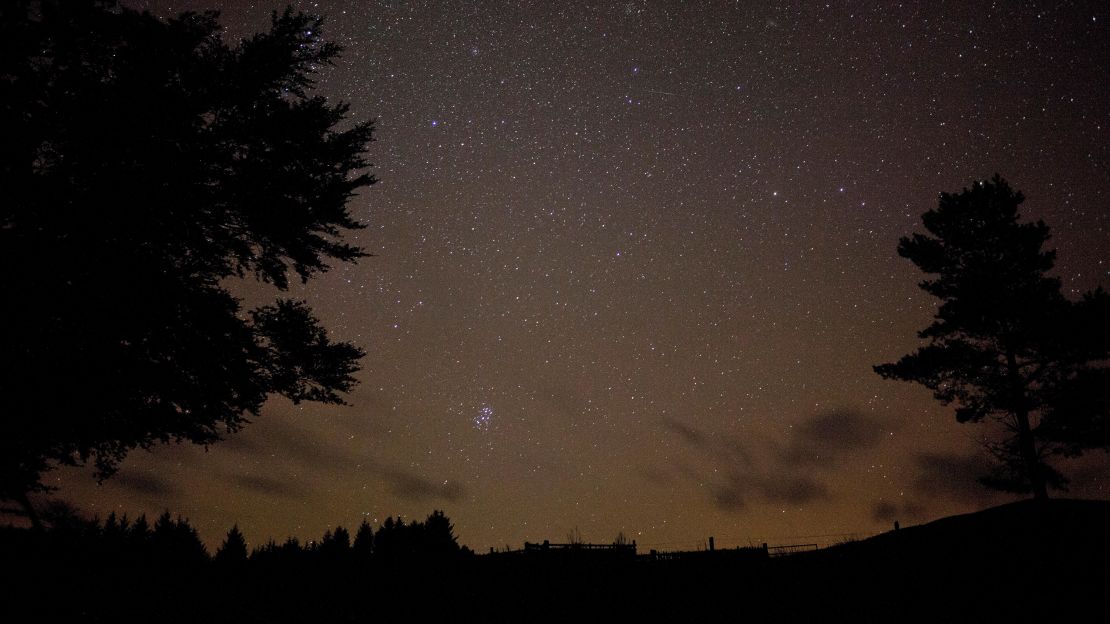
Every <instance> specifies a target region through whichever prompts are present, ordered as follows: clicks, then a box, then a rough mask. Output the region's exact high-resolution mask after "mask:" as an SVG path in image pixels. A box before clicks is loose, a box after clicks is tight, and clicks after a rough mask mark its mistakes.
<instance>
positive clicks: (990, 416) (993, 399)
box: [875, 175, 1110, 498]
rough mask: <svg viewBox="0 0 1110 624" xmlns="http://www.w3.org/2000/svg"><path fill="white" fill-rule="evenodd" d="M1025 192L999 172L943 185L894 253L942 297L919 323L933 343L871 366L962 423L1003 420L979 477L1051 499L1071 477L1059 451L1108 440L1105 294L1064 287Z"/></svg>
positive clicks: (1108, 308) (1108, 309) (1109, 302)
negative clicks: (989, 462) (1025, 206)
mask: <svg viewBox="0 0 1110 624" xmlns="http://www.w3.org/2000/svg"><path fill="white" fill-rule="evenodd" d="M1022 201H1024V198H1023V197H1022V194H1021V193H1020V192H1015V191H1013V190H1012V189H1011V188H1010V186H1009V185H1008V184H1007V183H1006V181H1005V180H1003V179H1002V178H1001V177H999V176H997V175H996V176H995V177H994V178H993V179H992V180H990V181H983V182H976V183H975V184H973V185H972V186H971V188H967V189H964V190H963V191H961V192H960V193H956V194H949V193H942V194H941V195H940V201H939V205H938V206H937V208H936V209H935V210H930V211H929V212H927V213H925V214H924V215H923V217H922V221H923V223H924V225H925V229H926V230H927V232H928V233H927V234H914V235H913V236H912V237H909V238H903V239H901V242H900V243H899V245H898V253H899V255H901V256H903V257H905V258H908V259H910V260H911V261H913V263H914V264H916V265H917V266H918V267H919V268H920V269H921V270H922V271H924V272H925V273H927V274H929V275H930V277H929V279H926V280H925V281H923V282H921V288H923V289H924V290H925V291H926V292H928V293H929V294H931V295H933V296H935V297H938V298H939V299H940V300H941V304H940V306H939V307H938V308H937V311H936V316H935V318H934V321H933V323H932V324H931V325H929V326H928V327H927V328H925V329H924V330H922V331H921V332H920V333H919V336H920V337H921V338H923V339H925V340H927V341H928V343H929V344H928V345H927V346H924V347H922V348H920V349H918V350H917V351H916V352H915V353H912V354H909V355H906V356H904V357H902V358H901V359H900V360H899V361H898V362H896V363H893V364H883V365H881V366H876V367H875V371H876V372H877V373H879V374H880V375H882V376H883V377H885V378H889V379H901V380H906V381H914V382H917V383H920V384H923V385H924V386H926V387H927V388H929V389H930V390H932V391H933V396H934V397H936V398H937V399H938V400H939V401H941V402H942V403H943V404H945V405H948V404H955V406H956V419H957V420H958V421H959V422H961V423H966V422H979V421H983V420H994V421H997V422H998V423H1001V425H1002V430H1003V432H1004V433H1003V434H1002V435H1001V436H997V437H988V438H987V442H986V446H987V448H988V449H989V450H990V451H991V453H992V454H993V455H994V457H995V458H996V459H997V460H998V461H997V464H996V469H995V470H994V472H992V473H991V474H989V475H985V476H983V478H981V481H982V482H983V483H984V484H985V485H987V486H990V487H994V488H997V489H1002V490H1006V491H1012V492H1032V493H1033V495H1034V497H1035V498H1047V496H1048V489H1049V488H1062V487H1063V486H1064V485H1065V484H1066V483H1067V480H1066V479H1065V478H1064V476H1063V475H1062V474H1060V472H1058V471H1057V470H1056V468H1054V466H1053V463H1054V462H1053V460H1054V459H1055V458H1059V457H1063V456H1076V455H1079V454H1081V453H1083V452H1084V451H1087V450H1090V449H1095V448H1102V449H1107V448H1110V416H1108V414H1110V368H1108V366H1107V365H1108V360H1110V331H1108V322H1110V296H1107V294H1106V293H1105V292H1104V291H1102V290H1101V288H1100V289H1098V290H1096V291H1093V292H1089V293H1087V294H1085V295H1084V296H1083V298H1082V300H1080V301H1070V300H1068V299H1067V298H1065V297H1064V296H1063V295H1062V294H1061V292H1060V280H1059V279H1057V278H1055V277H1051V276H1049V275H1048V272H1049V271H1050V270H1051V269H1052V268H1053V265H1054V263H1055V259H1056V253H1055V251H1052V250H1045V249H1044V245H1045V243H1046V242H1047V241H1048V239H1049V228H1048V226H1047V225H1045V224H1044V222H1042V221H1037V222H1022V221H1021V220H1020V216H1019V214H1018V206H1019V205H1020V204H1021V203H1022Z"/></svg>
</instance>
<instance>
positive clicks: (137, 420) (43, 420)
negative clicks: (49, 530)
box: [0, 0, 374, 511]
mask: <svg viewBox="0 0 1110 624" xmlns="http://www.w3.org/2000/svg"><path fill="white" fill-rule="evenodd" d="M217 17H218V16H217V15H216V14H214V13H210V14H203V15H202V14H195V13H187V14H183V15H181V16H180V17H178V18H175V19H168V20H163V19H159V18H157V17H154V16H152V15H150V14H148V13H141V12H137V11H133V10H129V9H127V8H121V7H118V6H116V5H115V4H114V3H113V2H110V1H109V0H100V1H96V0H39V1H29V0H13V1H10V2H5V3H3V4H2V5H0V39H2V40H3V42H4V44H3V46H4V47H3V52H2V54H3V64H2V65H0V110H2V111H3V124H4V139H3V140H2V141H0V176H2V178H0V188H2V189H3V198H2V200H0V206H2V208H0V269H2V270H0V292H3V293H4V301H5V304H4V306H3V311H2V313H0V314H2V317H0V320H2V322H0V498H7V499H14V500H17V501H20V502H23V503H24V505H25V506H28V507H29V505H28V504H27V494H28V492H32V491H36V490H40V489H43V483H42V475H43V473H44V471H46V470H49V469H50V468H51V466H53V465H56V464H59V463H61V464H81V463H85V462H92V463H94V464H95V467H96V469H97V471H98V473H99V474H100V475H101V476H106V475H110V474H111V473H112V472H113V471H114V470H115V468H116V466H117V463H118V462H119V461H120V460H121V459H122V458H123V457H124V456H125V454H126V453H127V452H128V451H129V450H131V449H134V448H136V447H144V448H145V447H149V446H151V445H153V444H155V443H159V442H168V441H190V442H196V443H202V444H206V443H210V442H213V441H216V440H218V439H219V438H220V437H221V435H222V434H224V433H227V432H233V431H236V430H238V429H239V428H240V427H241V426H242V425H243V423H245V422H247V418H248V417H249V416H251V415H254V414H257V413H258V412H259V409H260V408H261V406H262V404H263V402H264V401H265V400H266V398H267V397H268V396H270V395H283V396H285V397H288V398H289V399H291V400H293V401H294V402H298V401H304V400H307V401H321V402H325V403H342V399H341V393H344V392H347V391H348V390H350V388H351V387H352V386H353V384H354V383H355V380H354V378H353V376H352V375H353V374H354V373H355V372H356V371H357V370H358V369H357V361H358V359H359V358H360V357H362V355H363V352H362V351H361V350H360V349H359V348H357V347H356V346H354V345H352V344H349V343H344V342H335V341H332V340H330V339H329V338H328V336H327V333H326V332H325V330H324V329H323V328H322V327H321V326H320V324H319V323H318V321H317V320H316V318H315V317H314V316H313V313H312V311H311V310H310V309H309V308H308V307H307V305H306V304H305V303H304V302H300V301H293V300H287V299H282V300H278V301H276V302H275V303H273V304H271V305H265V306H262V307H259V308H255V309H244V308H243V306H242V303H241V301H240V299H239V298H238V297H236V296H235V295H233V294H232V292H231V291H230V290H229V286H233V284H234V282H235V281H237V280H239V279H248V280H258V281H260V282H263V283H268V284H271V285H273V286H274V287H276V288H277V289H279V290H285V289H286V288H287V287H288V285H289V282H290V279H299V280H301V281H305V280H308V279H309V278H310V277H312V276H313V275H315V274H317V273H319V272H321V271H325V270H327V269H328V266H329V262H333V261H338V262H349V261H354V260H355V259H357V258H359V257H361V256H364V255H365V254H364V253H363V251H362V250H361V249H360V248H358V247H357V246H355V245H352V244H349V243H347V242H344V240H343V238H342V236H343V235H344V234H346V233H348V232H349V231H350V230H355V229H357V228H360V227H363V226H362V225H361V224H359V223H358V222H357V221H356V220H355V219H354V218H353V217H352V215H351V213H350V211H349V209H348V206H347V203H348V200H349V199H350V198H351V197H352V196H353V194H355V193H356V192H357V191H358V189H360V188H361V187H365V186H367V185H369V184H371V183H373V182H374V180H373V178H372V177H371V176H370V175H368V174H367V173H366V172H365V169H366V167H368V163H367V162H366V161H365V160H364V153H365V149H366V146H367V144H368V143H369V142H370V141H371V133H372V127H371V124H370V123H369V122H363V123H353V122H348V121H347V120H346V117H347V108H346V106H345V105H343V104H334V103H329V102H328V101H327V100H326V99H325V98H323V97H319V96H313V95H310V94H309V93H308V92H309V91H310V90H311V88H312V86H313V75H314V73H315V72H316V70H317V68H319V67H322V66H325V65H328V64H329V63H330V62H331V61H332V60H333V59H334V58H335V57H336V54H338V52H339V49H338V47H337V46H336V45H334V44H332V43H329V42H326V41H325V40H323V39H322V38H321V34H320V20H319V19H318V18H313V17H309V16H306V15H303V14H299V13H294V12H292V11H290V10H286V11H285V12H284V13H281V14H278V13H275V14H274V15H273V18H272V24H271V26H270V29H269V31H268V32H264V33H261V34H258V35H255V36H253V37H250V38H248V39H245V40H243V41H241V42H238V43H236V44H234V45H229V44H227V43H225V42H224V41H223V40H222V39H221V27H220V25H219V23H218V22H217ZM29 511H30V510H29Z"/></svg>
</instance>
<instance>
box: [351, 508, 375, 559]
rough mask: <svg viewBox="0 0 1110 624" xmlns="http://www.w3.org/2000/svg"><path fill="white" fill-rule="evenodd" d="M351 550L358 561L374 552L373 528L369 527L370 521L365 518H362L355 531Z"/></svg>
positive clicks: (367, 557)
mask: <svg viewBox="0 0 1110 624" xmlns="http://www.w3.org/2000/svg"><path fill="white" fill-rule="evenodd" d="M351 551H352V552H353V553H354V556H355V558H356V559H358V560H360V561H365V560H367V559H369V558H370V557H371V555H373V554H374V530H373V529H371V528H370V523H369V522H367V521H366V519H365V518H363V519H362V524H360V525H358V531H355V539H354V542H353V543H352V544H351Z"/></svg>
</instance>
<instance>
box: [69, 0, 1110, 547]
mask: <svg viewBox="0 0 1110 624" xmlns="http://www.w3.org/2000/svg"><path fill="white" fill-rule="evenodd" d="M211 2H212V3H214V4H208V3H201V2H128V3H127V4H128V5H129V6H134V7H141V8H149V9H150V10H151V11H152V12H153V13H155V14H157V15H161V16H168V15H173V14H175V13H177V12H180V11H183V10H186V9H193V10H198V9H204V8H213V7H214V8H219V9H220V10H221V12H222V13H221V23H223V24H225V25H226V26H227V32H226V34H225V36H226V37H228V38H229V39H238V38H239V37H242V36H245V35H247V34H248V33H251V32H254V31H257V30H259V29H262V28H264V27H265V26H266V24H267V19H268V15H269V11H270V10H272V9H273V8H278V7H275V6H270V5H264V4H260V3H246V2H226V1H224V2H218V1H217V0H211ZM296 6H297V8H299V9H302V10H305V11H308V12H313V13H320V14H323V15H324V16H325V18H326V22H325V37H327V38H328V39H332V40H336V41H338V42H339V43H341V44H342V45H343V46H344V47H345V52H344V54H343V56H342V58H341V59H340V60H339V61H338V63H337V64H336V66H335V67H333V68H325V69H324V70H322V73H321V74H320V76H319V79H320V80H319V85H318V87H319V90H320V92H321V93H323V94H326V95H327V96H328V97H329V98H334V99H339V100H344V101H347V102H350V104H351V117H352V118H354V119H364V118H374V119H376V128H377V131H376V138H377V141H376V142H375V143H373V144H372V145H371V149H370V160H371V161H372V162H374V164H375V166H374V169H373V172H374V174H375V175H376V177H377V178H378V179H379V183H378V184H376V185H374V186H373V187H371V188H370V189H369V190H367V191H364V192H363V193H362V194H361V195H359V196H358V197H356V198H355V199H353V200H352V204H351V206H352V208H353V210H354V213H355V214H356V215H357V216H358V218H360V219H361V220H363V221H364V222H365V223H367V224H368V226H369V227H368V228H367V229H365V230H362V231H359V232H357V233H356V236H354V237H353V238H352V240H353V241H354V242H357V243H358V244H360V245H362V246H364V247H365V248H366V249H367V250H368V251H369V252H371V253H373V254H374V257H371V258H366V259H364V260H362V261H360V262H359V263H358V264H357V265H347V266H337V267H335V268H334V269H333V270H332V271H330V272H329V273H327V274H325V275H323V276H322V277H320V278H318V279H316V280H314V281H312V282H310V283H309V284H307V285H306V286H304V287H300V288H299V289H295V290H294V293H293V294H294V296H298V297H304V298H306V299H308V301H309V302H310V304H311V305H312V306H313V308H314V309H315V310H316V311H317V313H318V315H319V316H320V317H321V319H322V321H323V322H324V324H325V325H326V326H327V327H328V328H329V329H330V330H331V332H332V334H333V335H334V336H335V337H336V338H339V339H343V340H351V341H354V342H356V343H357V344H359V345H360V346H362V347H363V348H364V349H365V350H366V351H367V353H368V355H367V357H366V358H365V359H364V360H363V363H362V366H363V370H362V372H361V373H360V374H359V379H360V381H361V384H360V386H359V387H358V388H357V389H356V390H355V391H354V392H353V393H352V394H351V395H350V396H349V397H348V401H349V403H350V405H349V406H346V407H339V408H336V407H331V406H325V407H321V406H317V405H311V404H303V405H301V406H297V407H293V406H291V405H289V404H286V403H282V402H278V401H274V402H272V403H271V404H269V405H268V406H267V409H266V410H264V413H263V416H262V417H261V418H259V419H257V422H255V423H253V424H252V425H250V426H248V427H247V429H246V430H245V431H244V432H242V433H240V434H237V435H235V436H233V437H231V438H229V440H227V441H226V442H223V443H221V444H218V445H215V446H213V447H211V448H209V449H208V450H207V452H206V451H205V450H204V449H199V448H188V447H168V448H159V449H156V450H154V451H153V452H152V453H143V452H139V453H136V454H134V455H132V456H131V457H129V458H128V459H127V460H126V461H125V462H124V464H123V469H122V471H121V474H120V475H119V477H118V478H117V479H114V480H112V481H108V482H106V483H105V484H104V485H103V486H99V487H98V486H96V485H95V484H94V483H92V482H91V481H90V480H89V478H88V476H87V474H85V473H79V472H77V471H60V472H57V473H54V474H55V475H56V476H57V479H58V485H60V486H61V488H62V489H61V491H60V492H59V494H61V495H63V496H65V497H68V498H70V499H72V500H73V501H75V502H76V503H77V504H78V505H79V506H81V507H82V508H84V509H87V510H89V511H91V512H97V513H102V514H104V513H107V511H109V510H113V509H116V510H119V511H129V512H131V513H132V514H134V513H136V512H139V511H143V510H146V511H147V512H148V513H158V512H160V511H161V510H162V509H163V508H168V509H170V510H171V511H175V512H180V513H181V514H183V515H186V516H189V517H190V519H191V520H192V521H193V524H194V525H196V526H198V527H199V528H200V529H201V531H202V535H203V537H204V538H205V539H206V540H208V541H209V543H210V544H211V543H213V542H215V541H216V540H218V539H219V538H220V537H222V534H223V531H225V530H226V529H227V527H230V526H231V525H232V524H233V523H238V524H239V526H240V527H241V528H243V530H244V532H245V533H246V534H247V537H248V540H250V541H251V542H252V543H258V542H262V541H265V540H266V539H268V538H269V537H274V538H277V539H281V538H283V537H284V536H286V535H298V536H300V537H301V538H302V539H304V538H311V537H314V536H318V535H319V534H321V533H322V532H323V531H324V529H325V528H327V527H328V526H334V525H335V524H337V523H342V524H344V525H347V526H351V525H355V524H357V523H358V522H359V521H360V520H361V518H362V517H367V518H369V519H370V520H371V521H375V520H381V519H384V518H385V517H386V516H387V515H394V514H404V515H406V516H408V517H423V516H424V515H426V514H427V513H428V512H429V511H431V510H432V509H433V508H440V509H444V510H445V511H446V512H447V514H448V515H449V516H450V518H451V519H452V521H453V522H454V523H455V525H456V532H457V533H458V534H459V536H460V540H461V542H463V543H466V544H468V545H470V546H472V547H473V548H475V549H476V550H478V551H479V552H480V551H482V550H485V549H487V548H488V547H490V546H495V547H502V546H504V545H506V544H510V545H514V546H519V544H520V543H521V542H523V541H524V540H530V541H539V540H543V539H552V540H553V541H562V539H563V538H564V536H566V535H567V533H568V532H570V531H572V530H574V529H575V528H577V529H578V530H579V531H580V532H581V535H582V536H583V537H584V538H585V539H586V540H587V541H595V542H606V541H611V540H612V539H613V538H614V537H615V536H616V535H617V533H618V532H619V531H623V532H624V534H625V535H628V536H629V537H630V538H634V539H636V540H637V541H638V543H639V544H640V545H641V546H642V547H643V548H647V547H660V548H690V547H697V546H698V545H700V544H702V542H703V541H704V540H705V539H706V538H707V537H708V536H710V535H714V536H716V539H717V544H719V545H721V546H732V545H747V544H748V543H749V542H755V543H758V542H761V541H776V540H777V539H778V538H783V539H785V538H790V537H797V536H814V535H840V534H866V533H869V532H874V531H878V530H882V529H885V528H887V527H888V525H889V524H890V523H891V522H893V520H894V519H899V520H901V521H902V523H903V524H906V523H907V522H919V521H924V520H927V519H932V518H935V517H939V516H941V515H945V514H950V513H956V512H961V511H969V510H972V509H976V508H979V507H982V506H984V505H987V504H990V503H993V502H1000V501H1002V500H1006V499H1005V498H1001V497H999V496H997V495H994V494H990V493H988V492H986V491H985V490H982V489H981V488H979V486H978V485H977V484H975V483H974V476H975V474H974V472H969V470H972V471H973V470H974V469H976V466H977V463H978V462H981V459H980V458H977V456H976V455H975V452H976V450H977V449H978V444H977V439H978V437H979V436H980V435H983V434H985V433H986V432H987V429H986V428H985V427H984V428H976V427H972V426H967V425H958V424H957V423H956V422H955V418H954V416H953V415H952V414H951V412H950V410H946V409H944V408H942V407H940V406H938V405H937V404H936V403H935V402H934V401H933V400H932V398H931V396H930V395H929V393H928V392H927V391H925V390H923V389H921V388H918V387H914V386H911V385H910V384H900V383H896V382H888V381H883V380H882V379H880V378H879V377H878V376H877V375H876V374H874V373H873V372H872V369H871V366H872V365H874V364H878V363H882V362H886V361H891V360H892V359H895V358H897V357H898V356H900V355H901V354H903V353H906V352H907V351H909V350H911V349H912V348H914V346H915V345H916V344H917V339H916V336H915V333H916V331H917V330H919V329H921V328H923V327H924V326H925V325H927V324H928V322H929V319H930V318H931V316H932V312H933V309H934V301H933V300H932V299H930V298H929V297H928V296H927V295H926V294H925V293H923V292H921V291H920V290H919V289H918V288H917V282H918V281H919V280H920V279H921V275H920V274H919V273H917V272H916V269H915V268H914V267H913V265H912V264H911V263H909V262H908V261H906V260H904V259H902V258H899V257H898V256H897V253H896V251H895V250H896V246H897V241H898V238H899V237H900V236H904V235H907V234H909V233H911V232H912V231H914V230H920V226H919V224H920V215H921V213H923V212H925V211H926V210H928V209H930V208H932V207H934V206H935V204H936V197H937V193H938V192H940V191H957V190H959V189H960V188H962V187H963V186H966V185H968V184H970V182H971V181H972V180H975V179H982V178H986V177H989V176H990V175H992V174H993V173H995V172H999V173H1001V174H1002V175H1003V176H1004V177H1006V178H1007V179H1008V180H1009V181H1010V182H1011V183H1012V184H1013V185H1014V186H1015V188H1018V189H1021V190H1022V191H1023V192H1024V193H1025V195H1026V197H1027V198H1028V199H1027V201H1026V203H1025V204H1024V214H1025V216H1026V217H1027V218H1043V219H1044V220H1045V221H1046V222H1047V223H1048V224H1049V225H1050V226H1051V227H1052V231H1053V235H1054V236H1053V241H1052V242H1053V244H1054V245H1055V246H1056V247H1057V249H1058V262H1057V268H1056V273H1057V275H1058V276H1059V277H1060V278H1061V279H1062V281H1063V283H1064V286H1065V292H1066V293H1067V294H1068V295H1069V296H1077V294H1078V293H1080V292H1082V291H1084V290H1088V289H1090V288H1093V287H1095V286H1097V285H1098V284H1102V285H1103V286H1107V285H1110V279H1108V278H1110V265H1108V264H1107V261H1108V252H1110V231H1108V228H1110V209H1108V207H1110V197H1108V193H1110V141H1108V127H1110V88H1108V86H1107V85H1110V32H1108V29H1107V27H1108V25H1110V10H1108V7H1107V6H1106V5H1105V4H1103V3H1099V2H1089V3H1086V2H1075V3H1071V2H1065V3H1056V2H1051V3H1049V2H1046V3H1040V2H1022V3H989V2H906V3H902V4H899V5H895V4H891V3H885V2H884V3H865V2H852V3H842V2H834V3H816V2H784V3H777V2H776V3H762V2H761V3H739V4H738V5H737V4H726V3H705V4H704V5H703V4H694V5H692V6H688V5H682V4H679V3H669V2H627V3H597V4H594V3H589V4H587V3H578V2H558V3H543V2H540V3H507V2H386V1H380V2H318V3H311V2H310V3H300V4H299V5H296ZM241 294H242V296H244V298H245V299H246V300H247V301H254V300H258V301H264V300H266V299H267V298H270V299H272V298H273V297H274V296H275V294H274V293H273V292H270V291H265V290H264V289H263V288H262V287H261V286H256V285H249V284H248V285H244V286H243V287H242V289H241ZM1107 466H1108V463H1107V461H1106V459H1105V456H1103V455H1099V456H1094V457H1092V458H1089V459H1085V460H1083V461H1081V462H1078V463H1076V464H1074V465H1073V466H1072V470H1071V476H1072V477H1073V491H1072V494H1073V495H1076V496H1089V497H1098V498H1106V497H1107V496H1108V494H1110V490H1108V488H1110V481H1108V471H1107Z"/></svg>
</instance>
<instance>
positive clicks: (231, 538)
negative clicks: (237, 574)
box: [215, 524, 247, 565]
mask: <svg viewBox="0 0 1110 624" xmlns="http://www.w3.org/2000/svg"><path fill="white" fill-rule="evenodd" d="M215 560H216V563H220V564H223V565H239V564H241V563H243V562H245V561H246V560H247V540H246V538H245V537H243V532H242V531H240V530H239V525H238V524H236V525H234V526H232V527H231V530H230V531H228V532H227V538H226V539H224V543H223V544H222V545H221V546H220V548H219V550H217V551H216V558H215Z"/></svg>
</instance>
